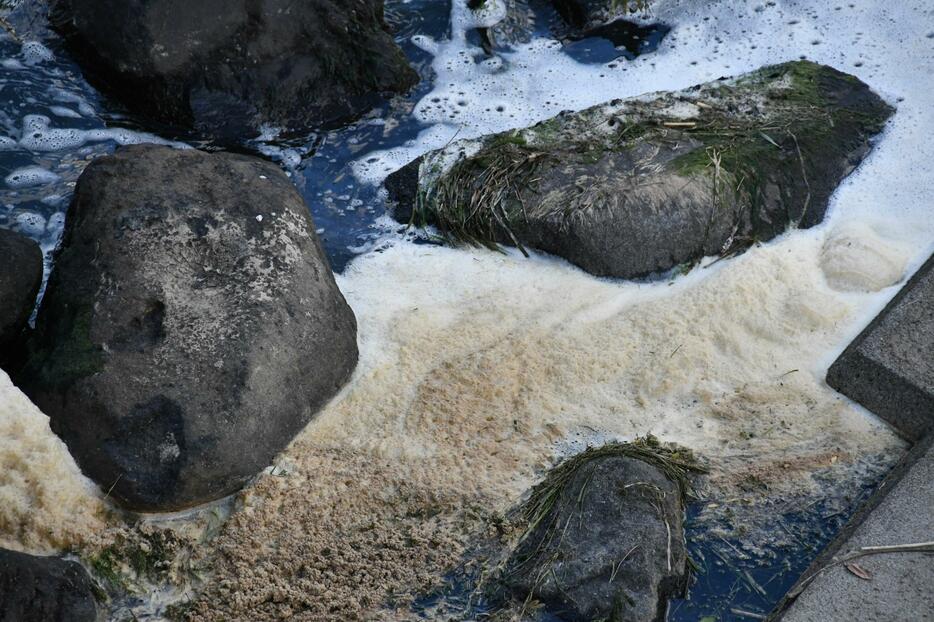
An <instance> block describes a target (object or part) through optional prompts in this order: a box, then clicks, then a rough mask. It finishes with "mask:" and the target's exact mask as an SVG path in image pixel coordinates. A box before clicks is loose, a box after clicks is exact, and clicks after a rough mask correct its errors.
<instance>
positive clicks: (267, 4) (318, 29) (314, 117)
mask: <svg viewBox="0 0 934 622" xmlns="http://www.w3.org/2000/svg"><path fill="white" fill-rule="evenodd" d="M52 21H53V24H54V26H55V27H56V29H57V30H58V31H59V32H61V33H62V34H63V35H64V36H65V37H66V40H67V41H68V42H69V44H70V46H71V48H72V50H73V52H75V54H76V56H77V57H78V59H79V60H80V61H81V63H82V66H83V67H84V69H85V71H86V73H87V74H88V76H89V78H90V79H92V81H94V82H95V83H96V84H97V85H99V87H100V88H102V89H103V90H106V91H107V92H109V93H112V94H114V95H116V96H117V97H118V98H119V99H120V100H121V101H122V102H124V103H125V104H126V105H127V106H129V107H130V108H132V109H134V110H136V111H137V112H140V113H142V114H144V115H148V116H150V117H152V118H153V119H155V120H157V121H159V122H161V123H167V124H170V125H180V126H184V127H194V128H195V129H197V130H199V131H201V132H203V133H206V134H208V135H210V136H212V137H214V138H221V139H229V140H237V139H242V138H252V137H254V136H255V135H256V134H257V133H258V132H259V131H260V129H261V127H262V126H263V125H264V124H269V125H273V126H276V127H279V128H282V129H285V130H295V131H301V130H307V129H308V128H312V127H317V126H321V125H327V124H331V123H335V122H339V121H342V120H346V119H348V118H351V117H353V116H356V115H359V114H361V113H362V112H365V111H367V110H368V109H369V108H371V107H372V106H373V105H374V104H375V103H377V102H378V101H379V97H380V94H382V93H390V92H402V91H406V90H408V89H409V88H410V87H412V86H413V85H414V84H415V83H416V82H417V81H418V76H417V74H416V73H415V71H414V70H413V69H412V68H411V67H410V66H409V64H408V62H407V60H406V59H405V55H404V54H403V53H402V51H401V49H399V47H398V46H396V44H395V42H394V41H393V38H392V36H391V35H390V34H389V33H388V32H387V27H386V24H385V22H384V19H383V0H304V1H303V2H293V1H292V0H255V1H254V0H198V1H197V2H189V1H184V0H56V2H55V4H54V7H53V11H52Z"/></svg>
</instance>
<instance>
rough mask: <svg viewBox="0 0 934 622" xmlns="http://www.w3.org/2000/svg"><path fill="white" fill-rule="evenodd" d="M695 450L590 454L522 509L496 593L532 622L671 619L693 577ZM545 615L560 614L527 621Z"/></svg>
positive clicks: (647, 446) (618, 449)
mask: <svg viewBox="0 0 934 622" xmlns="http://www.w3.org/2000/svg"><path fill="white" fill-rule="evenodd" d="M703 471H704V469H703V468H702V467H701V466H700V465H699V464H698V462H697V461H696V460H695V459H694V457H693V455H692V454H691V453H690V451H688V450H685V449H683V448H679V447H675V446H670V445H664V444H662V443H659V442H658V441H657V440H656V439H654V438H653V437H648V438H646V439H637V440H636V441H634V442H632V443H610V444H607V445H604V446H602V447H596V448H591V449H588V450H587V451H585V452H583V453H581V454H579V455H577V456H574V457H572V458H570V459H568V460H566V461H564V462H562V463H561V464H559V465H558V466H557V467H555V468H554V469H552V470H551V471H550V472H549V473H548V474H547V475H546V477H545V479H544V481H543V482H542V483H541V484H539V485H538V486H536V487H535V488H534V489H533V490H532V492H531V494H530V496H529V499H528V500H527V501H526V502H525V504H524V505H523V506H522V508H521V515H522V518H523V520H524V521H525V523H526V525H527V527H526V528H525V530H524V531H523V533H522V535H521V536H520V538H519V542H518V544H517V545H516V546H515V548H514V549H513V550H512V552H511V554H510V555H509V557H508V559H507V561H506V562H505V563H504V564H503V565H502V566H501V567H500V570H499V572H498V573H497V574H495V576H494V580H493V581H492V582H491V584H490V585H491V588H490V589H488V592H489V593H490V595H491V598H492V601H493V602H497V603H500V604H501V606H502V605H503V604H505V605H506V609H505V610H506V611H512V612H513V613H516V612H519V614H520V615H518V616H517V617H518V618H522V619H560V620H565V621H567V622H578V621H581V622H582V621H592V620H613V621H623V620H626V621H631V622H635V621H644V622H650V621H654V620H664V614H665V609H666V606H667V602H668V599H669V598H672V597H676V596H679V595H681V594H682V593H683V591H684V589H685V587H686V584H687V578H688V561H687V549H686V545H685V539H684V530H683V527H682V523H683V516H684V502H685V499H686V497H687V495H688V494H689V493H690V490H691V481H690V480H691V478H692V477H693V475H694V474H697V473H700V472H703ZM534 610H539V612H545V613H547V614H548V615H549V616H551V617H544V618H536V617H535V616H532V617H530V618H526V617H524V616H523V615H521V614H523V613H524V614H528V613H530V612H531V611H534Z"/></svg>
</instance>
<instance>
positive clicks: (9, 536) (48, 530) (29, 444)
mask: <svg viewBox="0 0 934 622" xmlns="http://www.w3.org/2000/svg"><path fill="white" fill-rule="evenodd" d="M102 497H103V495H102V494H101V493H100V492H99V491H98V490H97V488H96V487H95V486H94V484H93V483H91V482H90V481H89V480H88V479H87V478H85V477H84V476H83V475H82V474H81V471H79V470H78V466H77V465H76V464H75V462H74V460H73V459H72V457H71V455H70V454H69V453H68V449H67V448H66V447H65V444H64V443H63V442H62V441H61V440H59V438H58V437H57V436H55V434H53V433H52V430H51V429H50V428H49V419H48V417H46V416H45V415H43V414H42V413H41V412H40V411H39V409H38V408H36V407H35V406H34V405H33V404H32V403H31V402H30V401H29V400H28V399H27V398H26V396H25V395H23V394H22V393H21V392H20V390H19V389H17V388H16V387H15V386H13V383H12V382H10V379H9V377H8V376H7V375H6V374H5V373H3V372H2V371H0V547H4V548H12V549H17V550H28V551H31V552H37V553H41V552H52V551H56V550H63V549H67V548H71V547H76V546H79V545H80V544H81V543H82V542H83V541H85V540H87V539H90V538H92V537H93V536H94V533H95V532H97V531H99V530H100V529H101V528H102V527H103V525H104V504H103V501H102Z"/></svg>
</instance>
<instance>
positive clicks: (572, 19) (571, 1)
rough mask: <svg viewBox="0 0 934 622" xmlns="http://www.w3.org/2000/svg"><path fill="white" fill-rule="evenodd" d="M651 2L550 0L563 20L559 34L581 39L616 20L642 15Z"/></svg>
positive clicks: (641, 0) (627, 0) (630, 0)
mask: <svg viewBox="0 0 934 622" xmlns="http://www.w3.org/2000/svg"><path fill="white" fill-rule="evenodd" d="M651 3H652V0H551V4H552V5H554V7H555V10H557V11H558V14H559V15H560V16H561V18H562V19H563V20H564V24H563V26H562V27H561V28H559V31H560V32H559V34H560V35H562V36H566V37H569V38H575V39H578V38H582V37H587V36H591V35H593V34H595V33H596V32H597V31H600V30H601V29H605V28H606V27H607V26H608V25H609V24H611V23H612V22H614V21H617V20H625V18H627V17H631V16H634V15H636V14H637V13H644V12H645V11H647V10H648V9H649V6H650V5H651Z"/></svg>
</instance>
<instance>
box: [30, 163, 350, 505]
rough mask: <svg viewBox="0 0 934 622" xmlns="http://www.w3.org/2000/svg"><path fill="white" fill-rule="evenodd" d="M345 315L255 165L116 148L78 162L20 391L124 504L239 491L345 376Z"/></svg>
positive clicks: (291, 191) (303, 233) (264, 171)
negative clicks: (84, 164) (77, 176)
mask: <svg viewBox="0 0 934 622" xmlns="http://www.w3.org/2000/svg"><path fill="white" fill-rule="evenodd" d="M356 361H357V344H356V320H355V318H354V315H353V312H352V311H351V310H350V308H349V307H348V305H347V303H346V302H345V300H344V298H343V296H342V295H341V293H340V291H339V290H338V288H337V285H336V284H335V282H334V277H333V273H332V272H331V269H330V267H329V265H328V261H327V258H326V256H325V254H324V251H323V250H322V248H321V244H320V241H319V240H318V237H317V235H316V234H315V226H314V223H313V222H312V219H311V216H310V214H309V211H308V208H307V206H306V205H305V202H304V201H303V199H302V197H301V196H300V195H299V194H298V192H297V191H296V190H295V188H294V186H293V185H292V184H291V182H290V181H289V179H288V178H287V177H286V176H285V174H283V173H282V172H281V170H280V169H279V168H278V167H276V166H274V165H273V164H271V163H268V162H264V161H262V160H259V159H257V158H252V157H247V156H242V155H235V154H228V153H219V154H214V155H209V154H206V153H202V152H199V151H195V150H173V149H169V148H166V147H157V146H154V145H140V146H135V147H127V148H123V149H120V150H118V151H117V153H116V154H115V155H113V156H108V157H102V158H98V159H96V160H94V161H93V162H92V163H91V164H90V165H89V166H88V167H87V169H86V170H85V171H84V173H83V174H82V176H81V178H80V179H79V181H78V185H77V187H76V189H75V197H74V200H73V202H72V204H71V207H70V208H69V211H68V215H67V217H66V222H65V232H64V236H63V240H62V245H61V248H60V250H59V251H58V252H57V254H56V256H55V258H54V269H53V271H52V275H51V278H50V281H49V285H48V289H47V293H46V295H45V298H44V301H43V304H42V307H41V309H40V313H39V317H38V320H37V325H36V331H35V336H34V338H33V339H32V340H31V342H30V354H29V358H28V361H27V363H26V366H25V368H24V369H22V370H20V372H19V373H18V374H17V375H16V378H15V379H16V381H17V384H18V385H19V386H20V387H21V388H22V389H23V391H24V392H25V393H26V394H27V395H28V396H29V397H30V399H32V401H33V402H34V403H35V404H36V405H37V406H39V407H40V409H41V410H42V411H43V412H44V413H45V414H47V415H48V416H49V417H50V419H51V423H52V428H53V430H54V431H55V432H56V433H57V434H59V436H61V437H62V438H63V439H64V440H65V442H66V443H67V445H68V447H69V449H70V450H71V452H72V454H73V455H74V457H75V459H76V460H77V462H78V463H79V465H80V466H81V468H82V470H83V471H84V472H85V473H86V474H87V475H88V476H90V477H91V478H93V479H94V480H95V481H96V482H97V483H98V484H100V486H101V488H102V489H103V490H105V491H107V492H108V493H109V495H110V497H111V498H115V499H117V500H118V501H120V502H122V503H123V504H124V505H126V506H127V507H129V508H131V509H134V510H144V511H164V510H175V509H181V508H185V507H189V506H192V505H196V504H199V503H203V502H206V501H210V500H213V499H216V498H219V497H221V496H224V495H226V494H229V493H231V492H233V491H235V490H237V489H238V488H239V487H240V486H242V485H243V483H244V482H246V481H247V480H248V479H249V478H250V477H252V476H253V475H255V474H256V473H257V472H258V471H260V470H261V469H263V468H265V467H266V466H268V465H269V464H270V462H271V461H272V459H273V457H274V456H275V455H276V454H277V453H279V452H280V451H281V450H282V449H284V448H285V446H286V445H287V444H288V443H289V441H290V440H291V439H292V438H293V436H294V435H295V434H296V433H297V432H298V431H300V430H301V429H302V428H303V427H304V426H305V425H306V424H307V423H308V422H309V421H310V420H311V418H312V416H313V415H314V413H315V412H316V411H317V410H318V409H319V408H320V407H321V406H322V405H323V404H324V403H325V402H327V401H328V400H329V399H330V398H331V397H332V396H333V395H335V393H337V391H338V390H339V389H340V388H341V386H342V385H343V384H344V383H345V382H346V381H347V379H348V378H349V376H350V374H351V372H352V371H353V369H354V367H355V365H356Z"/></svg>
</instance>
